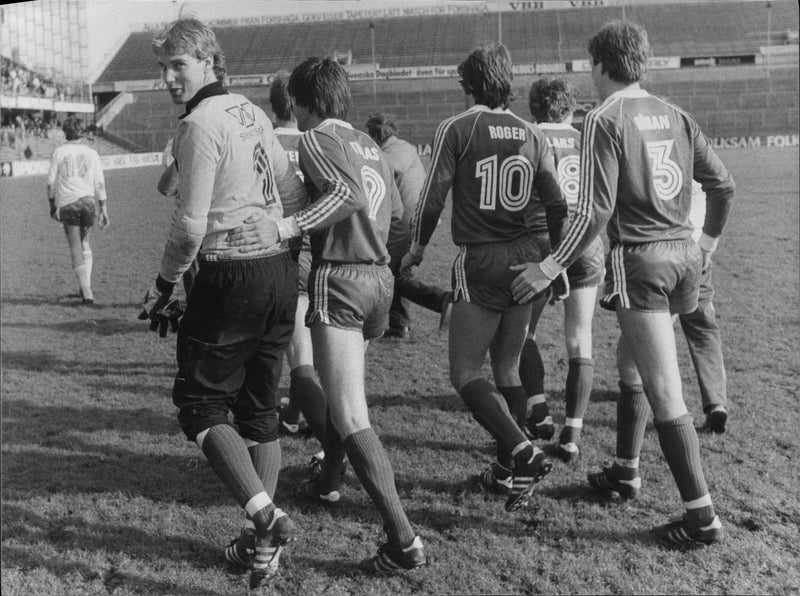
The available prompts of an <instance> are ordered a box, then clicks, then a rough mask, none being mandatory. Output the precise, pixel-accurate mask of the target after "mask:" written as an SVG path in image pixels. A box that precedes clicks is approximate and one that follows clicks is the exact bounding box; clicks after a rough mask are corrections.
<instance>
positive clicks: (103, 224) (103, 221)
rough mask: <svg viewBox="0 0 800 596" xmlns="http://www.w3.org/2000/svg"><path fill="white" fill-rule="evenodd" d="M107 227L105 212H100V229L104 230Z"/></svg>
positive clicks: (106, 214)
mask: <svg viewBox="0 0 800 596" xmlns="http://www.w3.org/2000/svg"><path fill="white" fill-rule="evenodd" d="M107 225H108V213H106V212H105V211H101V212H100V228H101V229H102V228H105V227H106V226H107Z"/></svg>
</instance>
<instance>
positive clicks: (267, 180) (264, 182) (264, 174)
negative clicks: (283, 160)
mask: <svg viewBox="0 0 800 596" xmlns="http://www.w3.org/2000/svg"><path fill="white" fill-rule="evenodd" d="M253 171H255V172H256V175H257V176H258V177H259V178H260V181H261V194H263V195H264V202H265V203H266V204H267V205H271V204H272V203H274V202H275V201H276V200H275V192H273V187H274V184H275V180H274V179H273V176H272V168H271V167H270V165H269V158H268V157H267V152H266V151H264V147H262V145H261V143H256V146H255V147H254V148H253Z"/></svg>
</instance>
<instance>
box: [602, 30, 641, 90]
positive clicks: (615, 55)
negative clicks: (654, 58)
mask: <svg viewBox="0 0 800 596" xmlns="http://www.w3.org/2000/svg"><path fill="white" fill-rule="evenodd" d="M589 55H590V56H591V57H592V61H593V62H594V63H595V64H598V63H602V64H603V72H604V73H608V76H609V78H610V79H611V80H612V81H617V82H618V83H627V84H631V83H636V82H639V81H642V80H644V78H645V77H646V76H647V59H648V58H649V57H650V42H649V40H648V37H647V31H646V30H645V28H644V27H642V26H641V25H638V24H636V23H634V22H633V21H619V20H616V21H609V22H608V23H606V24H605V25H603V26H602V27H601V28H600V31H598V32H597V33H596V34H595V35H594V36H593V37H591V38H590V39H589Z"/></svg>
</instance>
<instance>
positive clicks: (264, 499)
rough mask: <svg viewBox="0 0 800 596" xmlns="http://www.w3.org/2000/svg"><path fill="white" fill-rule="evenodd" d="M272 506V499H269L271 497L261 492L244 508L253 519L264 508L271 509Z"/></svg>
mask: <svg viewBox="0 0 800 596" xmlns="http://www.w3.org/2000/svg"><path fill="white" fill-rule="evenodd" d="M270 505H272V499H270V498H269V495H268V494H267V493H265V492H260V493H258V494H257V495H255V496H254V497H253V498H252V499H250V500H249V501H248V502H247V504H246V505H245V506H244V510H245V511H246V512H247V515H249V516H250V517H253V516H254V515H255V514H256V513H258V512H259V511H261V510H262V509H263V508H264V507H269V506H270Z"/></svg>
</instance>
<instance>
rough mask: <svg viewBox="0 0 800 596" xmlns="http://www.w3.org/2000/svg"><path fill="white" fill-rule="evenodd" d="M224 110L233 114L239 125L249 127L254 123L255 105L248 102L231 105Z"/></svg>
mask: <svg viewBox="0 0 800 596" xmlns="http://www.w3.org/2000/svg"><path fill="white" fill-rule="evenodd" d="M225 111H226V112H227V113H228V114H230V115H231V116H233V117H234V118H235V119H236V120H237V121H238V122H239V124H240V125H241V126H246V127H247V128H250V127H251V126H253V125H255V123H256V111H255V107H254V106H253V104H251V103H250V102H247V103H243V104H240V105H238V106H232V107H230V108H228V109H227V110H225Z"/></svg>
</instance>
